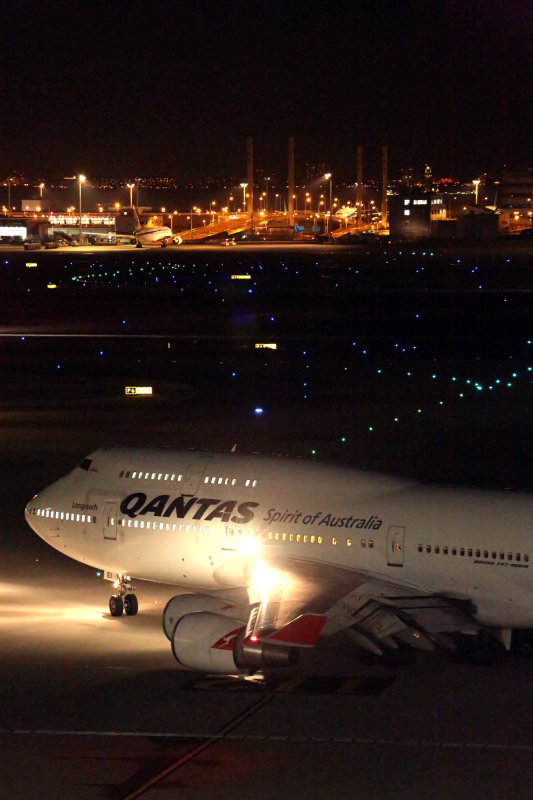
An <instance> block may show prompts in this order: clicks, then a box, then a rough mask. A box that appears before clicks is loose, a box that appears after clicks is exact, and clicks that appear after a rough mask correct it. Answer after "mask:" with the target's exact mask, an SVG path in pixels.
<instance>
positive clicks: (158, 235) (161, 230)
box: [133, 225, 174, 244]
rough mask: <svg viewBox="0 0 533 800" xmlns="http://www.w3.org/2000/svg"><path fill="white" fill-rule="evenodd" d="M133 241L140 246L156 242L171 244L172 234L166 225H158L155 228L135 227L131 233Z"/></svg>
mask: <svg viewBox="0 0 533 800" xmlns="http://www.w3.org/2000/svg"><path fill="white" fill-rule="evenodd" d="M133 235H134V236H135V240H136V241H137V242H138V243H140V244H155V243H157V242H171V241H173V239H174V234H173V233H172V231H171V230H170V228H168V227H167V226H166V225H160V226H158V227H157V228H150V227H149V226H146V227H136V228H135V230H134V231H133Z"/></svg>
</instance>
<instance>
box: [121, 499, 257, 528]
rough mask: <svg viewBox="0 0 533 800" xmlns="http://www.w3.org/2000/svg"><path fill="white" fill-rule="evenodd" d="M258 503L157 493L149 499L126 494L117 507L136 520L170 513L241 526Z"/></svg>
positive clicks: (251, 518) (180, 516)
mask: <svg viewBox="0 0 533 800" xmlns="http://www.w3.org/2000/svg"><path fill="white" fill-rule="evenodd" d="M258 505H259V503H253V502H250V501H247V502H246V503H239V501H238V500H223V501H221V500H220V499H216V498H212V497H190V496H189V495H185V496H184V495H179V497H173V498H172V499H171V498H170V495H169V494H160V495H158V496H157V497H154V498H153V499H151V500H148V497H147V495H145V494H144V492H134V493H133V494H129V495H128V496H127V497H125V498H124V500H123V501H122V502H121V504H120V510H121V512H122V513H123V514H126V515H127V516H128V517H132V518H133V517H137V516H139V515H140V514H153V515H154V517H171V516H172V515H173V514H174V515H175V516H176V517H178V518H179V519H183V518H184V517H186V516H188V515H189V514H190V518H191V519H203V520H205V521H207V522H209V521H211V520H215V519H219V520H221V521H222V522H230V521H231V522H234V523H236V524H238V525H243V524H245V523H246V522H251V521H252V520H253V518H254V512H253V511H252V509H253V508H256V507H257V506H258Z"/></svg>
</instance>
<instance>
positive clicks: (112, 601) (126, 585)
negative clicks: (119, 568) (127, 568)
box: [109, 575, 139, 617]
mask: <svg viewBox="0 0 533 800" xmlns="http://www.w3.org/2000/svg"><path fill="white" fill-rule="evenodd" d="M133 588H134V587H133V586H132V584H131V578H130V577H129V575H119V577H118V580H116V581H115V589H116V592H115V594H113V595H111V597H110V598H109V611H110V612H111V616H112V617H121V616H122V612H123V611H125V612H126V614H127V615H128V616H130V617H132V616H133V615H134V614H136V613H137V611H138V610H139V601H138V600H137V595H135V594H132V593H131V590H132V589H133Z"/></svg>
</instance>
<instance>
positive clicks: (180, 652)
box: [172, 611, 245, 675]
mask: <svg viewBox="0 0 533 800" xmlns="http://www.w3.org/2000/svg"><path fill="white" fill-rule="evenodd" d="M244 627H245V626H244V625H243V624H242V622H241V621H240V620H238V619H231V618H230V617H224V616H222V614H213V613H211V612H210V611H200V612H198V613H196V614H187V615H186V616H184V617H181V619H180V620H179V621H178V623H177V624H176V626H175V627H174V632H173V635H172V652H173V654H174V658H175V659H176V661H177V662H178V664H179V665H180V667H183V668H185V669H198V670H201V671H203V672H219V673H221V674H226V675H227V674H230V673H232V672H239V671H240V669H239V667H237V664H236V663H235V657H234V652H233V651H234V647H235V639H236V637H237V636H239V635H241V636H242V635H243V634H244Z"/></svg>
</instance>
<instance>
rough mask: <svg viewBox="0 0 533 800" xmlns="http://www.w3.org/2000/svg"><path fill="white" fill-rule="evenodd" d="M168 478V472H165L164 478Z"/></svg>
mask: <svg viewBox="0 0 533 800" xmlns="http://www.w3.org/2000/svg"><path fill="white" fill-rule="evenodd" d="M168 478H169V474H168V472H165V480H166V481H168Z"/></svg>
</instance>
